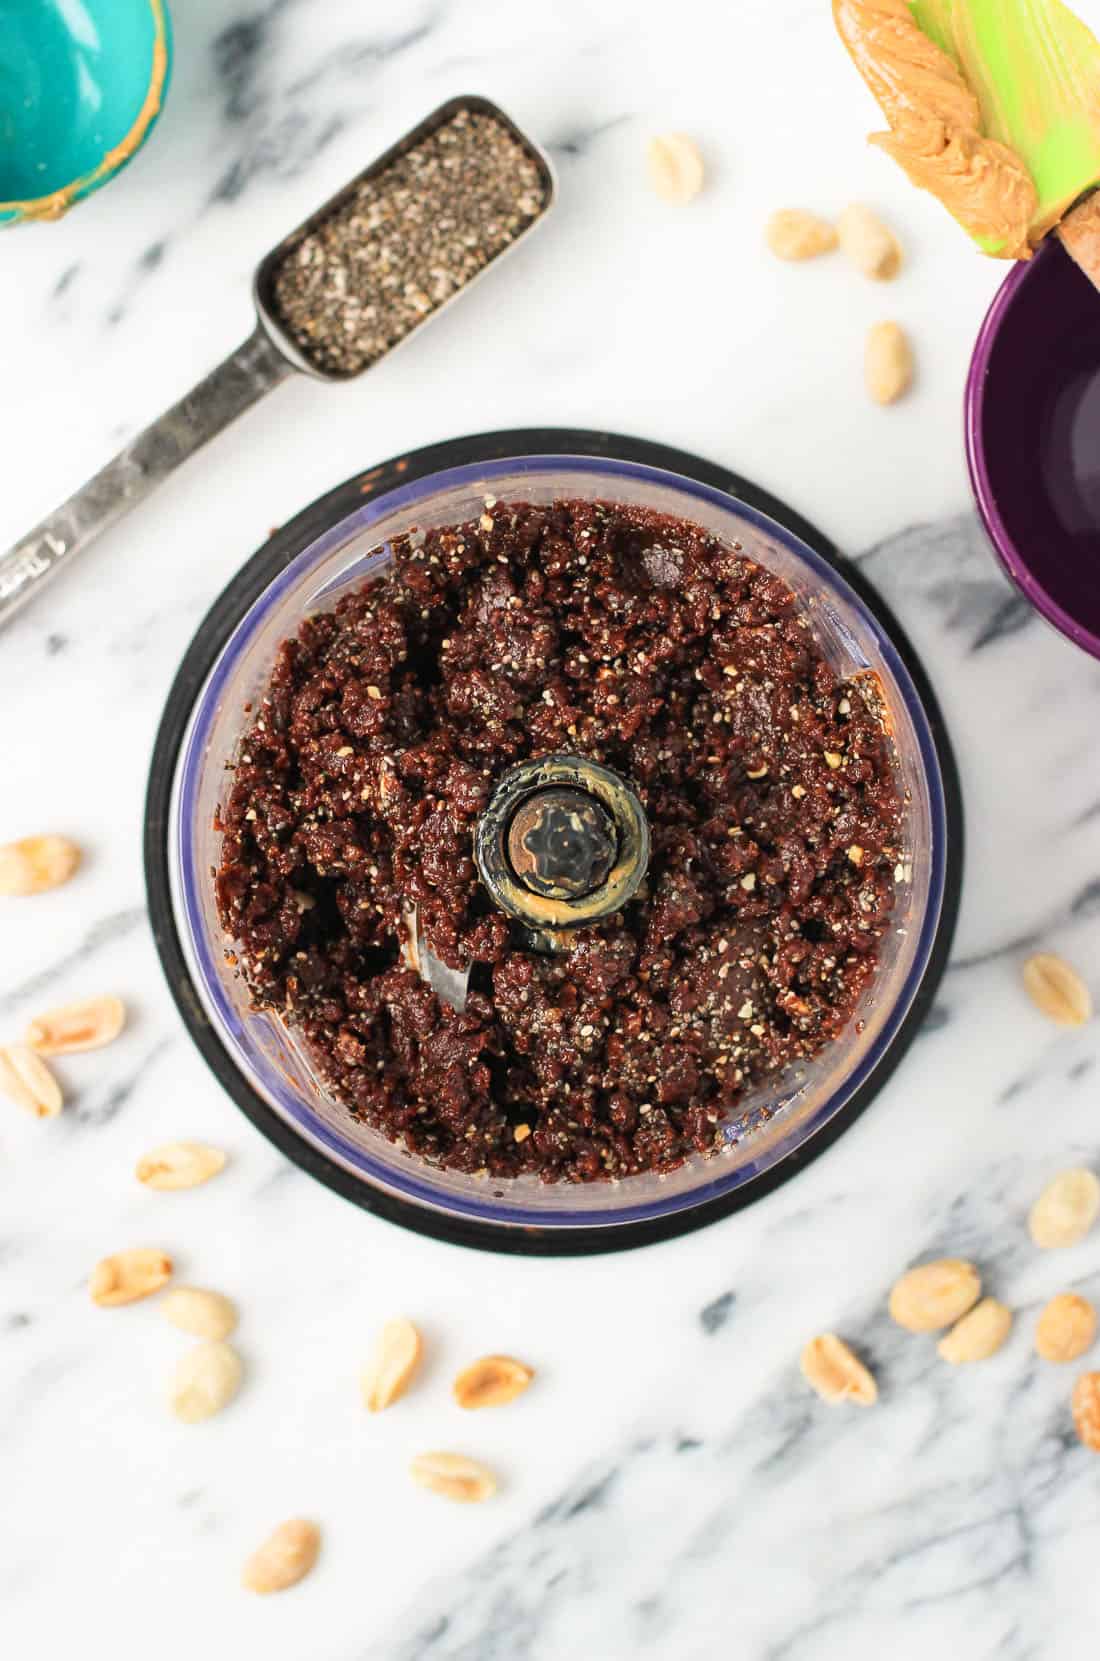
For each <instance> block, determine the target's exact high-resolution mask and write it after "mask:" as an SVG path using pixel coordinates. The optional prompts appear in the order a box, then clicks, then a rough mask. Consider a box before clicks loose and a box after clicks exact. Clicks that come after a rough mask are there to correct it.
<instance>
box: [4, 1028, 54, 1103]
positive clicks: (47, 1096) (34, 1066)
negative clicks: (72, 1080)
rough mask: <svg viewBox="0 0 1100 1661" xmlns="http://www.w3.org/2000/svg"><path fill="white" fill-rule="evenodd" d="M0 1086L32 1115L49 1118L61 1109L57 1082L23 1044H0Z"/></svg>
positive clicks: (43, 1063)
mask: <svg viewBox="0 0 1100 1661" xmlns="http://www.w3.org/2000/svg"><path fill="white" fill-rule="evenodd" d="M0 1090H2V1091H3V1092H4V1094H5V1096H10V1097H11V1099H12V1101H13V1102H18V1103H19V1106H20V1107H23V1108H25V1109H26V1110H27V1112H28V1113H33V1114H34V1117H35V1118H36V1119H53V1118H56V1116H57V1115H58V1114H59V1113H60V1112H61V1105H62V1100H63V1098H62V1095H61V1086H60V1085H59V1084H58V1082H57V1080H56V1079H55V1078H54V1076H53V1074H52V1073H51V1072H50V1069H49V1068H48V1067H47V1066H46V1063H45V1062H44V1061H43V1060H41V1058H40V1057H39V1056H37V1055H35V1053H34V1051H33V1050H32V1049H29V1048H28V1046H27V1045H26V1044H8V1045H6V1046H0Z"/></svg>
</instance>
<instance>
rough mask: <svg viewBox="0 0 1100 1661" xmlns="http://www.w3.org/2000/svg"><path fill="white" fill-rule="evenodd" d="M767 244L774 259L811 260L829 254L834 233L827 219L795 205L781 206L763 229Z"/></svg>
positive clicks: (833, 242)
mask: <svg viewBox="0 0 1100 1661" xmlns="http://www.w3.org/2000/svg"><path fill="white" fill-rule="evenodd" d="M764 237H765V240H766V241H767V244H768V247H769V248H770V249H771V251H772V253H773V254H774V255H775V256H776V258H777V259H781V260H812V259H816V258H817V256H818V255H819V254H828V253H830V252H831V251H832V250H833V249H834V248H835V247H836V245H837V234H836V231H835V230H834V229H833V227H832V226H831V225H830V223H829V221H828V220H827V219H820V218H818V216H817V214H816V213H803V212H801V211H800V209H798V208H781V209H780V211H779V212H778V213H773V214H772V216H771V218H770V219H769V220H768V223H767V227H766V229H765V231H764Z"/></svg>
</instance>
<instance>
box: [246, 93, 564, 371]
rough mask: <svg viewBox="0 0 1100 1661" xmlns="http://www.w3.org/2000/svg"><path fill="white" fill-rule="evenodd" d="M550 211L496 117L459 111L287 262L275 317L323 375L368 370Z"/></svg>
mask: <svg viewBox="0 0 1100 1661" xmlns="http://www.w3.org/2000/svg"><path fill="white" fill-rule="evenodd" d="M546 205H547V186H546V182H545V179H544V177H543V174H542V171H541V169H540V168H539V166H538V165H537V163H536V162H535V160H534V159H533V157H532V155H531V153H530V151H529V150H527V149H526V148H525V147H524V146H523V144H521V143H520V141H519V139H518V138H516V137H514V136H513V134H512V133H511V132H510V131H509V129H508V128H507V127H505V126H503V125H502V124H501V122H499V121H498V120H496V119H495V118H494V117H493V116H491V115H486V114H482V113H479V112H476V111H473V110H459V111H458V113H457V115H455V116H453V117H452V118H451V120H450V121H448V122H447V123H446V124H445V125H444V126H442V127H438V128H437V129H436V130H435V132H433V133H429V134H428V136H427V137H426V138H422V139H421V140H420V141H419V142H418V143H417V144H416V145H414V147H413V148H412V149H411V150H407V151H406V152H405V154H404V155H401V156H398V157H397V158H396V159H395V160H394V161H392V162H391V163H390V164H389V165H388V166H387V167H386V168H385V169H384V171H383V172H381V173H377V174H374V175H372V176H371V177H369V178H366V179H364V180H363V181H362V182H361V183H360V184H359V185H357V186H356V187H355V188H354V189H353V190H352V192H351V194H350V195H349V196H348V197H347V199H346V200H345V201H344V202H343V203H342V204H341V205H340V206H339V207H337V208H336V210H335V211H334V212H333V213H332V214H330V215H329V216H328V218H326V219H325V220H323V221H322V223H321V224H320V225H318V226H317V227H316V228H315V229H314V230H312V231H308V232H307V233H306V234H305V235H304V236H303V237H302V238H301V240H300V241H299V242H297V243H296V244H295V245H294V246H293V247H292V248H291V249H289V250H288V252H287V254H286V255H285V256H284V258H283V259H282V260H281V262H280V264H279V267H278V269H277V270H276V272H275V277H274V283H273V287H272V301H273V310H274V312H275V314H276V317H277V319H278V321H279V322H280V323H281V324H282V326H283V328H284V329H285V330H286V332H287V334H288V335H289V336H290V337H291V339H292V340H293V341H294V342H295V344H296V345H297V347H298V349H299V351H300V352H302V354H303V356H305V357H306V358H307V359H308V360H309V361H310V362H311V363H313V364H315V365H316V367H317V368H318V369H323V370H325V371H327V372H328V373H331V374H338V375H356V374H358V373H359V371H360V370H361V369H366V368H367V367H368V365H370V364H372V363H375V362H376V361H377V360H378V359H379V358H380V357H382V356H384V354H385V353H386V352H388V351H389V350H390V348H391V347H392V346H396V344H397V342H398V341H399V340H403V339H404V337H405V336H406V335H407V334H409V333H410V331H411V330H413V329H415V328H416V326H417V324H418V323H422V322H423V321H424V319H425V317H427V316H428V314H429V313H430V312H433V311H435V310H436V308H437V307H438V306H441V305H442V304H443V302H444V301H445V300H448V299H450V297H451V295H452V294H456V293H457V292H458V290H459V289H461V288H464V287H465V286H466V284H467V283H468V282H470V281H471V280H472V278H474V277H476V276H477V275H478V273H479V272H480V271H481V270H483V268H484V267H485V266H486V265H488V264H489V262H490V260H493V259H495V258H496V257H497V255H498V254H500V253H503V251H504V249H505V248H507V247H508V245H509V244H510V243H511V242H514V241H515V239H516V237H517V236H518V235H519V234H520V232H521V231H524V230H526V228H527V226H528V225H530V224H531V222H532V220H534V219H537V218H538V216H539V214H540V213H542V211H543V209H544V208H545V207H546Z"/></svg>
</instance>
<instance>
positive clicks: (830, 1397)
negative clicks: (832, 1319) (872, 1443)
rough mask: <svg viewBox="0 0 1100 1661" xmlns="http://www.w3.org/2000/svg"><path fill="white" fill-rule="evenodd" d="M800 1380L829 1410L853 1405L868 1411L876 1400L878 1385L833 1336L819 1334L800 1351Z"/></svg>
mask: <svg viewBox="0 0 1100 1661" xmlns="http://www.w3.org/2000/svg"><path fill="white" fill-rule="evenodd" d="M801 1366H802V1376H803V1378H804V1379H805V1380H806V1382H807V1384H809V1385H810V1386H811V1387H812V1388H813V1389H814V1390H816V1391H817V1393H818V1395H819V1396H820V1397H821V1399H822V1401H827V1402H828V1403H829V1405H830V1406H831V1407H836V1406H838V1405H839V1404H840V1403H841V1402H846V1401H851V1402H855V1403H856V1404H857V1406H859V1407H872V1406H873V1405H874V1403H875V1402H876V1401H877V1400H878V1385H877V1384H876V1383H875V1380H874V1377H873V1376H872V1374H871V1373H870V1372H869V1371H868V1369H867V1368H866V1367H865V1366H864V1365H863V1362H862V1361H861V1360H860V1359H859V1357H858V1356H857V1355H855V1354H854V1353H853V1352H852V1350H850V1349H849V1348H848V1345H847V1344H846V1343H845V1342H844V1340H843V1339H842V1338H838V1337H837V1336H836V1334H835V1333H832V1332H825V1333H822V1335H821V1337H820V1338H811V1339H810V1342H809V1343H808V1344H807V1345H806V1348H805V1349H804V1350H803V1351H802V1359H801Z"/></svg>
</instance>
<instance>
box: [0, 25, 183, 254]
mask: <svg viewBox="0 0 1100 1661" xmlns="http://www.w3.org/2000/svg"><path fill="white" fill-rule="evenodd" d="M171 63H172V36H171V25H170V23H169V19H168V9H167V6H166V4H165V0H0V224H8V225H11V224H17V223H19V222H20V221H24V220H32V219H58V218H60V216H61V215H62V214H63V213H65V212H67V210H68V209H69V208H71V207H72V205H73V203H74V202H79V201H80V200H81V198H82V197H84V196H87V195H89V194H90V193H91V192H92V191H93V190H98V189H99V187H100V186H101V185H105V184H106V183H107V181H108V179H112V178H113V177H114V175H115V174H116V173H117V172H119V170H120V169H121V168H123V167H125V166H126V163H127V162H128V161H130V160H131V158H132V157H133V156H134V155H136V154H137V152H138V150H140V148H141V146H142V145H143V144H144V142H145V140H146V139H147V138H148V136H149V134H150V133H151V132H152V130H153V126H154V124H155V122H156V119H157V116H158V115H159V114H160V111H161V106H162V104H163V103H164V97H165V93H166V92H167V90H168V78H169V74H170V72H171Z"/></svg>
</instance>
